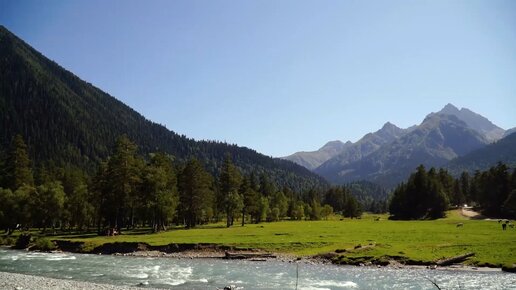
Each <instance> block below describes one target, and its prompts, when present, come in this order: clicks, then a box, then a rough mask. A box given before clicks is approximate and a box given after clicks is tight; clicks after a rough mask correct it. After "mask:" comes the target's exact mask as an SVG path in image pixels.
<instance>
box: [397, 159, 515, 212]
mask: <svg viewBox="0 0 516 290" xmlns="http://www.w3.org/2000/svg"><path fill="white" fill-rule="evenodd" d="M515 180H516V170H513V172H512V174H511V172H510V169H509V168H508V167H507V165H505V164H503V163H499V164H498V165H496V166H493V167H491V168H489V169H488V170H486V171H484V172H480V171H477V172H475V175H474V176H473V177H470V175H469V174H468V173H467V172H463V173H462V174H461V176H460V177H459V178H458V179H453V177H452V176H451V175H450V174H449V173H448V172H447V171H446V170H444V169H440V170H439V172H436V170H435V169H434V168H431V169H430V170H429V171H428V172H426V171H425V169H424V167H423V166H419V167H418V168H417V171H416V172H415V173H413V174H412V175H411V176H410V178H409V180H408V181H407V183H402V184H400V185H399V186H398V187H397V188H396V189H395V190H394V192H393V194H392V198H391V201H390V205H389V211H390V213H391V215H392V216H393V218H398V219H420V218H439V217H442V216H443V214H444V211H445V210H446V209H447V207H448V204H449V203H451V204H452V205H456V206H461V205H462V204H464V203H466V202H467V203H473V204H476V205H477V206H478V207H479V208H480V209H481V210H482V212H483V214H485V215H487V216H493V217H507V218H514V217H516V194H515V193H516V191H515V190H516V182H515Z"/></svg>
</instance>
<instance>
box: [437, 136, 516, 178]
mask: <svg viewBox="0 0 516 290" xmlns="http://www.w3.org/2000/svg"><path fill="white" fill-rule="evenodd" d="M498 162H503V163H506V164H508V165H509V166H510V167H513V168H516V132H513V133H512V134H510V135H508V136H506V137H505V138H503V139H501V140H499V141H497V142H495V143H492V144H489V145H487V146H485V147H483V148H480V149H478V150H475V151H473V152H470V153H468V154H466V155H464V156H460V157H458V158H456V159H453V160H452V161H450V162H449V163H448V164H447V165H446V168H448V169H449V171H450V172H452V173H453V174H455V175H458V174H460V173H461V172H463V171H468V172H470V173H473V172H475V171H476V170H480V171H484V170H487V169H489V168H490V167H492V166H494V165H496V163H498Z"/></svg>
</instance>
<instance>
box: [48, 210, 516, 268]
mask: <svg viewBox="0 0 516 290" xmlns="http://www.w3.org/2000/svg"><path fill="white" fill-rule="evenodd" d="M375 217H381V219H380V220H379V221H375ZM458 223H463V224H464V226H462V227H457V226H456V225H457V224H458ZM56 238H58V239H69V240H74V241H84V242H87V243H88V244H89V247H94V246H96V245H101V244H103V243H113V242H145V243H148V244H150V245H167V244H171V243H178V244H181V243H214V244H219V245H229V246H237V247H245V248H258V249H264V250H268V251H275V252H284V253H290V254H295V255H300V256H306V255H314V254H319V253H326V252H333V251H335V250H337V249H347V250H348V253H347V254H346V255H348V256H361V255H368V256H378V257H380V256H383V255H391V256H405V257H408V258H410V259H413V260H421V261H434V260H436V259H440V258H443V257H450V256H455V255H460V254H464V253H466V252H474V253H476V255H475V256H474V257H473V258H471V259H470V261H469V263H473V264H480V265H481V264H484V263H489V264H491V265H502V264H512V263H516V230H515V229H509V230H507V231H502V229H501V226H500V225H499V224H498V223H497V222H496V221H486V220H469V219H467V218H464V217H463V216H461V215H460V214H459V213H458V212H457V211H450V212H449V213H448V217H447V218H443V219H439V220H433V221H390V220H387V216H386V215H365V216H364V217H363V218H362V219H344V220H340V219H339V218H338V217H334V218H330V219H329V220H323V221H282V222H274V223H261V224H246V225H245V226H244V227H241V226H239V225H235V226H233V227H231V228H226V227H225V226H224V224H223V223H220V224H212V225H207V226H203V227H200V228H196V229H188V230H186V229H173V230H169V231H166V232H161V233H157V234H141V233H138V234H136V233H134V232H133V233H131V232H127V233H124V234H122V235H120V236H115V237H103V236H93V235H92V236H91V237H80V238H77V237H73V236H60V237H56ZM356 245H362V246H366V245H374V246H372V247H370V248H366V249H363V250H356V251H355V250H353V251H349V250H350V249H353V248H354V247H355V246H356Z"/></svg>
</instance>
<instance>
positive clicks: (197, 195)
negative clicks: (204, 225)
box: [178, 158, 213, 228]
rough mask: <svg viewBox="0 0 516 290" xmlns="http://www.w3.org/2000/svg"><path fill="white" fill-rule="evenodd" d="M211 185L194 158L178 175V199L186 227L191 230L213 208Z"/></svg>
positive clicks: (207, 176)
mask: <svg viewBox="0 0 516 290" xmlns="http://www.w3.org/2000/svg"><path fill="white" fill-rule="evenodd" d="M212 183H213V181H212V177H211V175H210V174H208V173H207V172H206V170H204V168H203V166H202V165H201V163H200V162H199V161H198V160H197V159H195V158H194V159H191V160H190V161H188V162H187V163H186V165H185V167H184V169H183V170H182V171H181V173H180V174H179V178H178V188H179V198H180V202H181V213H182V216H183V219H184V222H185V225H186V227H188V228H193V227H195V226H196V225H197V224H198V223H199V222H201V221H203V220H205V219H206V218H207V215H208V213H209V211H210V210H211V207H212V206H213V204H212V203H213V189H212Z"/></svg>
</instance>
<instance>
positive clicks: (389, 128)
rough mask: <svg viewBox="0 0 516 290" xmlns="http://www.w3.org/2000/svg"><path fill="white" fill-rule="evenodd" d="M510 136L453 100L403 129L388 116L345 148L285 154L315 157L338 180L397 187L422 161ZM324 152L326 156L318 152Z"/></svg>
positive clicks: (301, 159) (319, 168)
mask: <svg viewBox="0 0 516 290" xmlns="http://www.w3.org/2000/svg"><path fill="white" fill-rule="evenodd" d="M512 130H514V129H512ZM504 136H507V132H506V131H505V130H504V129H502V128H500V127H498V126H496V125H495V124H493V123H492V122H491V121H489V120H488V119H487V118H485V117H483V116H481V115H479V114H477V113H475V112H472V111H471V110H469V109H466V108H462V109H460V110H459V109H458V108H456V107H455V106H453V105H452V104H448V105H446V106H445V107H444V108H443V109H442V110H440V111H439V112H436V113H430V114H428V115H427V116H426V117H425V119H424V120H423V122H421V124H419V125H415V126H412V127H410V128H407V129H401V128H398V127H396V126H395V125H393V124H391V123H389V122H387V123H386V124H385V125H384V126H383V127H382V128H381V129H380V130H378V131H376V132H374V133H369V134H366V135H365V136H364V137H363V138H362V139H360V140H358V141H357V142H355V143H352V142H349V141H348V142H346V143H342V142H340V144H345V146H341V147H340V152H339V151H338V150H333V151H330V153H331V154H328V152H329V151H325V154H324V155H322V154H321V153H322V149H323V148H324V147H323V148H321V149H320V150H318V151H314V152H302V153H301V152H299V153H294V154H292V155H290V156H287V157H284V158H285V159H287V160H291V161H294V162H296V163H298V164H300V165H303V164H304V163H305V162H306V160H307V159H308V160H310V166H305V165H303V166H305V167H307V168H308V169H310V170H312V171H314V172H316V173H318V174H320V175H321V176H323V177H325V178H326V179H327V180H329V181H330V182H332V183H337V184H343V183H347V182H351V181H354V180H368V181H372V182H376V183H378V184H381V185H383V186H386V187H392V186H394V185H396V184H397V183H399V182H400V181H402V180H404V179H406V178H407V177H408V175H409V174H410V173H411V172H412V171H413V170H414V169H415V168H416V167H417V166H418V165H419V164H424V165H425V166H444V165H446V164H447V163H448V162H450V161H451V160H454V159H455V158H457V157H460V156H465V155H466V154H468V153H471V152H474V151H475V150H478V149H482V148H484V147H486V146H487V145H488V144H490V143H493V142H496V141H498V140H500V139H501V138H503V137H504ZM334 142H337V141H334ZM500 143H502V141H500ZM493 145H494V144H493ZM320 156H324V158H315V157H320ZM473 156H476V155H473ZM324 159H325V160H324ZM505 159H507V158H505ZM505 159H502V160H500V161H505ZM457 162H459V161H457ZM495 163H496V162H495Z"/></svg>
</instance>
